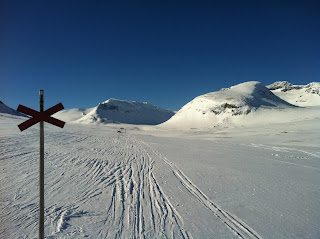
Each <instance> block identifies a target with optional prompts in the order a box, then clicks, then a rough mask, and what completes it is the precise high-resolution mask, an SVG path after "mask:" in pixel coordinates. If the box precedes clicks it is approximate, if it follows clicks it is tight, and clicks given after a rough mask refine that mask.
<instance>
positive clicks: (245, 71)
mask: <svg viewBox="0 0 320 239" xmlns="http://www.w3.org/2000/svg"><path fill="white" fill-rule="evenodd" d="M126 2H127V3H126ZM130 2H131V3H130ZM186 2H187V3H186ZM0 35H1V37H0V80H1V85H0V100H2V101H4V103H6V104H7V105H9V106H11V107H13V108H16V107H17V106H18V104H19V103H20V104H23V105H26V106H28V107H32V108H38V91H39V89H44V90H45V108H48V107H49V106H52V105H54V104H56V103H58V102H60V101H61V102H62V103H63V104H64V106H65V108H74V107H93V106H96V105H97V104H98V103H99V102H102V101H105V100H107V99H109V98H118V99H124V100H136V101H148V102H151V103H153V104H156V105H159V106H162V107H165V108H169V109H173V110H178V109H179V108H180V107H182V106H183V105H184V104H186V103H187V102H189V101H190V100H192V99H193V98H194V97H196V96H198V95H201V94H204V93H208V92H211V91H215V90H219V89H220V88H222V87H229V86H232V85H235V84H238V83H242V82H245V81H251V80H257V81H261V82H262V83H264V84H265V85H267V84H271V83H273V82H274V81H283V80H285V81H289V82H291V83H294V84H307V83H309V82H312V81H320V79H319V77H320V2H319V1H308V0H302V1H294V0H292V1H289V0H287V1H281V0H279V1H273V0H269V1H253V0H250V1H249V0H247V1H246V0H244V1H228V0H226V1H214V0H213V1H201V0H199V1H194V2H193V3H191V2H188V1H182V0H181V1H174V0H172V1H169V0H165V1H135V0H132V1H121V0H119V1H107V0H104V1H103V0H87V1H82V0H77V1H72V0H67V1H64V0H52V1H33V0H28V1H16V0H1V1H0Z"/></svg>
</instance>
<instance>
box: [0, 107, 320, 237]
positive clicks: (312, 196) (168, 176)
mask: <svg viewBox="0 0 320 239" xmlns="http://www.w3.org/2000/svg"><path fill="white" fill-rule="evenodd" d="M286 110H287V112H286V115H289V116H290V115H291V116H292V115H295V114H299V117H295V118H294V120H284V121H282V122H279V121H274V122H272V121H265V123H264V124H261V122H262V121H261V120H262V119H263V118H264V119H265V116H266V115H264V117H262V118H261V119H260V124H244V125H240V124H238V125H234V126H231V125H229V126H228V125H221V126H217V127H214V128H210V129H206V128H201V129H189V130H186V129H184V130H179V129H176V130H172V129H169V128H165V127H163V126H162V127H158V126H156V127H154V126H138V125H115V124H107V125H79V124H66V126H65V128H64V129H60V128H57V127H54V126H50V125H48V124H45V234H46V236H47V238H82V237H87V238H276V239H277V238H314V239H316V238H320V227H319V225H320V213H319V208H320V200H319V197H320V148H319V143H320V135H319V130H320V116H319V114H317V113H313V114H311V113H309V114H307V113H306V114H303V113H301V111H299V110H301V109H298V108H295V107H293V108H292V109H291V108H290V109H286ZM296 110H297V111H296ZM305 110H308V109H305ZM309 110H310V111H312V112H320V109H319V107H313V108H310V109H309ZM289 111H290V112H289ZM308 112H309V111H308ZM271 113H272V112H271V111H270V112H269V117H270V118H272V117H271V116H270V114H271ZM273 113H274V112H273ZM282 113H283V112H282ZM279 114H281V112H279ZM289 116H288V117H289ZM24 120H25V118H22V117H17V116H12V115H8V114H0V122H1V123H0V132H1V134H0V149H1V150H0V169H1V173H0V182H1V184H0V185H1V186H0V214H1V216H0V238H35V237H37V230H38V133H39V132H38V131H39V130H38V127H37V126H33V127H31V128H30V129H28V130H26V131H23V132H20V131H19V129H18V127H17V125H18V124H19V123H21V122H23V121H24ZM257 121H258V120H257ZM119 127H123V128H126V133H121V134H119V133H117V130H118V129H119Z"/></svg>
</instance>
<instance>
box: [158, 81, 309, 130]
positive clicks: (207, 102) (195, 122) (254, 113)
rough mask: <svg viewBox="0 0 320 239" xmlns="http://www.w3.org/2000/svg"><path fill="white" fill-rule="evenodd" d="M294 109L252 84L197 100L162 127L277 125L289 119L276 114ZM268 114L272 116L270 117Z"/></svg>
mask: <svg viewBox="0 0 320 239" xmlns="http://www.w3.org/2000/svg"><path fill="white" fill-rule="evenodd" d="M296 108H297V107H295V106H294V105H292V104H290V103H288V102H286V101H284V100H283V99H281V98H279V97H278V96H276V95H274V94H273V93H272V92H271V91H270V90H269V89H268V88H266V87H265V86H264V85H263V84H262V83H260V82H258V81H251V82H245V83H242V84H239V85H236V86H232V87H230V88H227V89H221V90H220V91H217V92H212V93H208V94H205V95H201V96H198V97H196V98H195V99H193V100H192V101H191V102H189V103H188V104H186V105H185V106H183V107H182V108H181V110H179V111H178V112H177V113H176V114H175V115H174V116H173V117H172V118H171V119H170V120H168V121H167V122H165V123H163V124H162V125H161V126H162V127H174V128H212V127H215V126H218V125H226V124H237V125H243V124H252V123H265V122H268V120H269V122H270V121H273V122H274V121H275V122H277V121H278V120H280V121H283V120H288V119H289V120H290V119H291V118H290V117H284V118H282V116H283V114H281V113H280V114H278V115H277V113H279V112H286V113H289V112H291V114H292V112H293V111H292V110H294V109H296ZM271 111H272V112H271ZM271 113H275V114H274V115H271ZM311 114H313V111H312V113H311ZM266 116H267V118H265V117H266ZM273 116H278V117H273ZM288 116H289V115H288ZM272 117H273V118H272ZM264 118H265V119H264Z"/></svg>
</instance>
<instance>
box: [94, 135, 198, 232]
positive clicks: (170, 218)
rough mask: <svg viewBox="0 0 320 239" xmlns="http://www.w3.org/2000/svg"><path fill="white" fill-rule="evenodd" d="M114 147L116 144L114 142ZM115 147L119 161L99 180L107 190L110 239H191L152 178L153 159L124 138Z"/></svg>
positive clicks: (135, 142) (107, 225)
mask: <svg viewBox="0 0 320 239" xmlns="http://www.w3.org/2000/svg"><path fill="white" fill-rule="evenodd" d="M115 143H116V144H117V143H119V144H120V141H119V142H115ZM122 143H124V144H123V145H119V149H120V151H118V152H116V154H118V155H122V159H123V160H120V161H119V162H118V163H116V164H115V165H114V166H113V167H112V168H110V172H109V173H108V174H107V175H106V176H104V177H102V178H101V182H102V183H103V184H104V186H105V187H109V188H111V194H112V198H111V202H110V204H108V205H107V215H106V218H105V222H104V223H105V227H104V228H105V229H104V230H101V231H100V234H99V236H101V237H103V235H107V237H110V238H192V237H191V235H190V234H189V233H188V232H187V231H186V230H185V229H184V227H183V220H182V218H181V217H180V215H179V214H178V212H177V211H176V209H175V208H174V207H173V206H172V204H171V203H170V201H169V200H168V198H167V197H166V195H165V194H164V193H163V191H162V189H161V187H160V185H159V184H158V182H157V180H156V179H155V177H154V175H153V172H152V166H153V160H152V158H151V157H150V156H149V154H148V153H147V152H146V151H145V149H144V148H143V147H142V146H141V143H140V142H138V141H136V140H134V139H133V138H131V137H128V136H127V138H126V139H125V141H123V139H122Z"/></svg>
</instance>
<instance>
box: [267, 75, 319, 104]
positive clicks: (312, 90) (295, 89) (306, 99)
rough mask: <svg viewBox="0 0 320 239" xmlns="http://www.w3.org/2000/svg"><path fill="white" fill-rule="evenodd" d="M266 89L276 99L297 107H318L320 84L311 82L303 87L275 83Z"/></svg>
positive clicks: (281, 82) (279, 82)
mask: <svg viewBox="0 0 320 239" xmlns="http://www.w3.org/2000/svg"><path fill="white" fill-rule="evenodd" d="M267 88H268V89H269V90H271V91H272V92H273V93H274V94H275V95H277V96H278V97H280V98H282V99H284V100H285V101H287V102H289V103H291V104H294V105H297V106H316V105H320V82H311V83H309V84H307V85H305V86H304V85H293V84H291V83H289V82H288V81H277V82H275V83H273V84H271V85H268V86H267Z"/></svg>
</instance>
